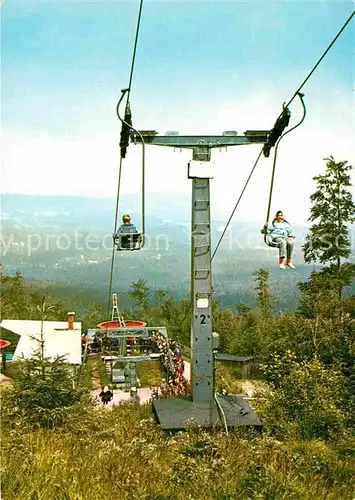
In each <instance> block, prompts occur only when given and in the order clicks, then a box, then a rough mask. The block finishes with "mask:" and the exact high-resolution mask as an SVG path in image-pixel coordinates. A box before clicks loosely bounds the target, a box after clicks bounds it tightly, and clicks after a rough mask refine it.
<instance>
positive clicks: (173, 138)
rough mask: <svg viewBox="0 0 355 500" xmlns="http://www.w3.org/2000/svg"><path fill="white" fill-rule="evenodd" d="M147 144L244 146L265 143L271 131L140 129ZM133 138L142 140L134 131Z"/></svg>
mask: <svg viewBox="0 0 355 500" xmlns="http://www.w3.org/2000/svg"><path fill="white" fill-rule="evenodd" d="M140 134H141V135H142V137H143V140H144V142H145V144H151V145H153V146H168V147H169V146H170V147H172V148H196V147H208V148H223V147H229V146H242V145H245V144H263V143H265V142H266V140H267V137H268V134H269V131H268V130H261V131H253V130H247V131H246V132H245V134H244V135H230V136H228V135H157V133H156V132H155V131H151V130H149V131H145V130H142V131H140ZM131 139H132V141H133V142H135V143H141V142H142V140H141V138H140V137H139V136H138V134H135V133H134V132H133V133H132V134H131Z"/></svg>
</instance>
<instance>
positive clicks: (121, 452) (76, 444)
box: [2, 404, 355, 500]
mask: <svg viewBox="0 0 355 500" xmlns="http://www.w3.org/2000/svg"><path fill="white" fill-rule="evenodd" d="M2 428H3V437H2V495H3V497H2V498H3V499H4V500H10V499H14V498H16V500H33V499H38V500H39V499H52V498H53V499H58V500H60V499H63V500H64V499H75V500H84V499H85V500H102V498H108V499H115V500H116V499H117V500H121V499H122V500H125V499H127V500H135V499H137V500H188V499H191V500H192V499H193V500H202V499H203V500H210V499H212V500H213V499H215V500H234V499H235V500H243V499H244V500H247V499H251V500H252V499H273V500H288V499H290V500H298V499H299V500H303V499H312V500H339V499H342V500H352V499H353V489H352V486H351V478H352V474H353V470H354V467H355V459H354V456H348V455H346V453H345V452H346V450H348V449H350V448H351V444H350V443H344V444H342V443H338V444H337V445H334V444H325V443H323V442H320V441H309V442H299V441H288V442H280V441H276V440H274V439H272V438H270V437H267V436H259V437H256V436H253V435H248V434H246V433H243V432H241V431H239V432H231V433H230V434H229V436H226V435H225V434H224V433H223V432H221V431H211V432H210V433H207V432H203V431H201V430H193V429H190V430H188V431H187V432H183V433H178V434H175V435H173V436H170V435H166V434H164V433H163V431H162V430H161V428H160V427H159V426H158V425H157V424H156V423H155V421H154V420H153V418H152V411H151V408H150V406H143V407H140V406H139V405H135V404H122V405H119V406H115V407H113V409H112V410H108V409H105V408H94V409H92V410H91V411H86V412H84V411H83V413H82V414H80V413H78V414H76V415H75V416H74V417H73V418H72V420H70V421H68V423H67V425H66V427H65V428H57V429H53V430H44V429H38V430H34V431H32V430H29V429H27V428H26V426H25V425H23V426H19V425H18V424H17V425H16V423H15V422H7V423H5V425H3V426H2ZM353 444H354V443H353Z"/></svg>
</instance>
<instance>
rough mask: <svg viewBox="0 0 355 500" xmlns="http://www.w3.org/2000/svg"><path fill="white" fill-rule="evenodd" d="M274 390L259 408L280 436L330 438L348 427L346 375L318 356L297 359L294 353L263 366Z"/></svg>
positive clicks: (271, 427) (267, 423)
mask: <svg viewBox="0 0 355 500" xmlns="http://www.w3.org/2000/svg"><path fill="white" fill-rule="evenodd" d="M262 369H263V371H264V373H265V375H266V376H267V378H268V380H269V382H270V384H271V388H272V389H271V390H270V391H268V392H266V393H264V394H263V396H264V398H265V399H264V400H260V406H259V410H260V411H261V412H262V413H263V415H264V417H265V420H266V425H267V427H268V428H270V429H271V430H272V431H273V432H275V433H276V435H277V436H278V437H282V438H284V437H285V435H287V433H289V432H293V433H294V434H295V435H296V436H297V437H298V438H300V439H312V438H321V439H330V438H332V437H335V436H338V435H341V434H342V433H343V432H344V430H345V425H346V420H347V415H346V412H345V411H344V382H345V380H344V377H343V376H342V375H341V374H340V373H339V372H337V371H335V370H334V369H329V368H327V367H325V366H324V364H323V363H322V362H321V361H320V360H319V359H317V358H314V359H312V360H311V361H308V362H296V357H295V356H294V355H293V353H291V352H290V353H288V356H287V357H286V358H285V359H284V360H283V359H281V358H280V357H275V358H274V360H273V363H270V364H266V365H264V366H262Z"/></svg>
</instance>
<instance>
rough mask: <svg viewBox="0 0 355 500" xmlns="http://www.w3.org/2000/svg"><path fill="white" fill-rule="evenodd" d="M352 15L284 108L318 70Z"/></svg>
mask: <svg viewBox="0 0 355 500" xmlns="http://www.w3.org/2000/svg"><path fill="white" fill-rule="evenodd" d="M354 14H355V11H353V12H352V14H351V15H350V17H349V18H348V19H347V20H346V21H345V23H344V24H343V26H342V27H341V29H340V30H339V31H338V33H337V35H336V36H335V37H334V38H333V40H332V41H331V43H330V44H329V45H328V47H327V48H326V50H325V51H324V52H323V54H322V56H321V57H320V58H319V59H318V61H317V63H316V64H315V65H314V66H313V68H312V69H311V71H310V72H309V73H308V75H307V77H306V78H305V79H304V80H303V82H302V83H301V85H300V86H299V87H298V89H297V90H296V92H295V93H294V94H293V96H292V97H291V99H290V100H289V101H288V103H287V104H286V106H285V108H287V106H289V105H290V104H291V102H292V101H293V100H294V99H295V97H296V96H297V95H298V93H299V92H300V91H301V90H302V88H303V87H304V86H305V84H306V83H307V82H308V80H309V79H310V77H311V76H312V75H313V73H314V72H315V70H316V69H317V68H318V66H319V65H320V63H321V62H322V61H323V59H324V58H325V56H326V55H327V54H328V52H329V51H330V49H331V48H332V47H333V45H334V44H335V42H336V41H337V39H338V38H339V37H340V35H341V34H342V32H343V31H344V30H345V28H346V27H347V25H348V24H349V23H350V21H351V20H352V18H353V17H354Z"/></svg>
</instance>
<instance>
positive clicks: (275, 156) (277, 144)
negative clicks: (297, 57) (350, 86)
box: [261, 92, 306, 245]
mask: <svg viewBox="0 0 355 500" xmlns="http://www.w3.org/2000/svg"><path fill="white" fill-rule="evenodd" d="M297 95H298V97H299V98H300V100H301V104H302V109H303V116H302V118H301V120H300V121H299V122H298V123H297V125H295V126H294V127H292V128H290V130H287V132H285V133H284V134H283V135H281V136H279V138H278V140H277V143H276V147H275V154H274V161H273V165H272V173H271V182H270V192H269V201H268V207H267V214H266V219H265V220H266V221H269V217H270V209H271V201H272V193H273V189H274V180H275V170H276V159H277V152H278V147H279V144H280V142H281V139H283V138H284V137H285V135H287V134H289V133H290V132H292V131H293V130H295V129H296V128H297V127H299V126H300V125H301V123H303V121H304V119H305V118H306V106H305V104H304V100H303V97H304V94H302V93H301V92H297ZM286 109H287V108H286ZM281 116H282V115H281ZM277 121H278V120H276V123H277ZM264 147H265V146H264ZM264 154H265V153H264ZM261 232H262V234H264V242H265V243H266V244H267V245H269V241H268V235H267V224H265V225H264V227H263V229H262V230H261Z"/></svg>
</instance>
